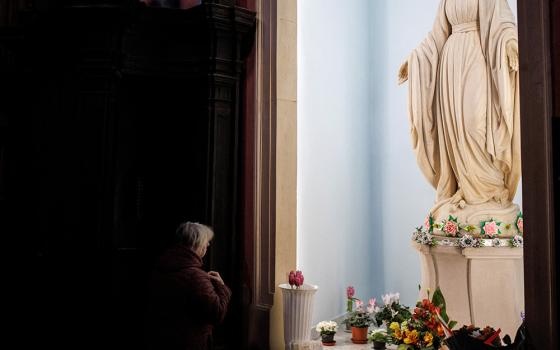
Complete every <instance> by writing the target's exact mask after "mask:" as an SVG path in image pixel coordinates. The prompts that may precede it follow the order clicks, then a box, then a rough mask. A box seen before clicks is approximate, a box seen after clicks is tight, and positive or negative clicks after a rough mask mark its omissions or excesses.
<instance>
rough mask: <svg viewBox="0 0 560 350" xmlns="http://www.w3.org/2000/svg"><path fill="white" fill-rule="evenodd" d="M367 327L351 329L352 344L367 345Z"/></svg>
mask: <svg viewBox="0 0 560 350" xmlns="http://www.w3.org/2000/svg"><path fill="white" fill-rule="evenodd" d="M367 331H368V327H359V328H358V327H352V343H354V344H365V343H367Z"/></svg>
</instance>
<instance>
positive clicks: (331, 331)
mask: <svg viewBox="0 0 560 350" xmlns="http://www.w3.org/2000/svg"><path fill="white" fill-rule="evenodd" d="M315 329H316V330H317V332H319V333H320V334H321V342H322V343H323V345H324V346H333V345H334V344H336V341H335V340H334V335H335V333H336V331H337V330H338V325H337V324H336V322H334V321H321V322H319V323H318V324H317V327H316V328H315Z"/></svg>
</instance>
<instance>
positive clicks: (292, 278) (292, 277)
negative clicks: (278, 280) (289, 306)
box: [288, 271, 296, 286]
mask: <svg viewBox="0 0 560 350" xmlns="http://www.w3.org/2000/svg"><path fill="white" fill-rule="evenodd" d="M288 283H289V284H290V286H293V285H294V284H296V274H295V272H294V271H290V274H289V275H288Z"/></svg>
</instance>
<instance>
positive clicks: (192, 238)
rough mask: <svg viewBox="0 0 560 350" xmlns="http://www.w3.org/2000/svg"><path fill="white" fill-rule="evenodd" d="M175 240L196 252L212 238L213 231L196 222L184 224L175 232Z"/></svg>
mask: <svg viewBox="0 0 560 350" xmlns="http://www.w3.org/2000/svg"><path fill="white" fill-rule="evenodd" d="M175 236H176V237H177V240H178V241H179V242H181V243H183V244H185V245H187V246H188V247H189V248H191V249H193V250H197V249H199V248H200V247H202V246H203V245H204V244H206V243H208V242H210V240H212V238H214V231H212V229H211V228H210V227H208V226H206V225H203V224H199V223H198V222H190V221H187V222H184V223H182V224H181V225H179V227H177V231H175Z"/></svg>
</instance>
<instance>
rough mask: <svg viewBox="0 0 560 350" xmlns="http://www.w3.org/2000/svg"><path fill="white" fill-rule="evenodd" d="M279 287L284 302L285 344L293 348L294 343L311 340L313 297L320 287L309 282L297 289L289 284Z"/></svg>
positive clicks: (287, 347)
mask: <svg viewBox="0 0 560 350" xmlns="http://www.w3.org/2000/svg"><path fill="white" fill-rule="evenodd" d="M279 287H280V289H281V290H282V301H283V303H284V344H285V347H286V349H291V348H292V347H293V345H294V344H301V343H305V342H309V341H311V315H312V313H313V298H314V296H315V293H316V292H317V289H319V287H317V286H313V285H309V284H304V285H303V286H301V287H299V288H297V289H295V288H292V287H291V286H290V285H289V284H281V285H279Z"/></svg>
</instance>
